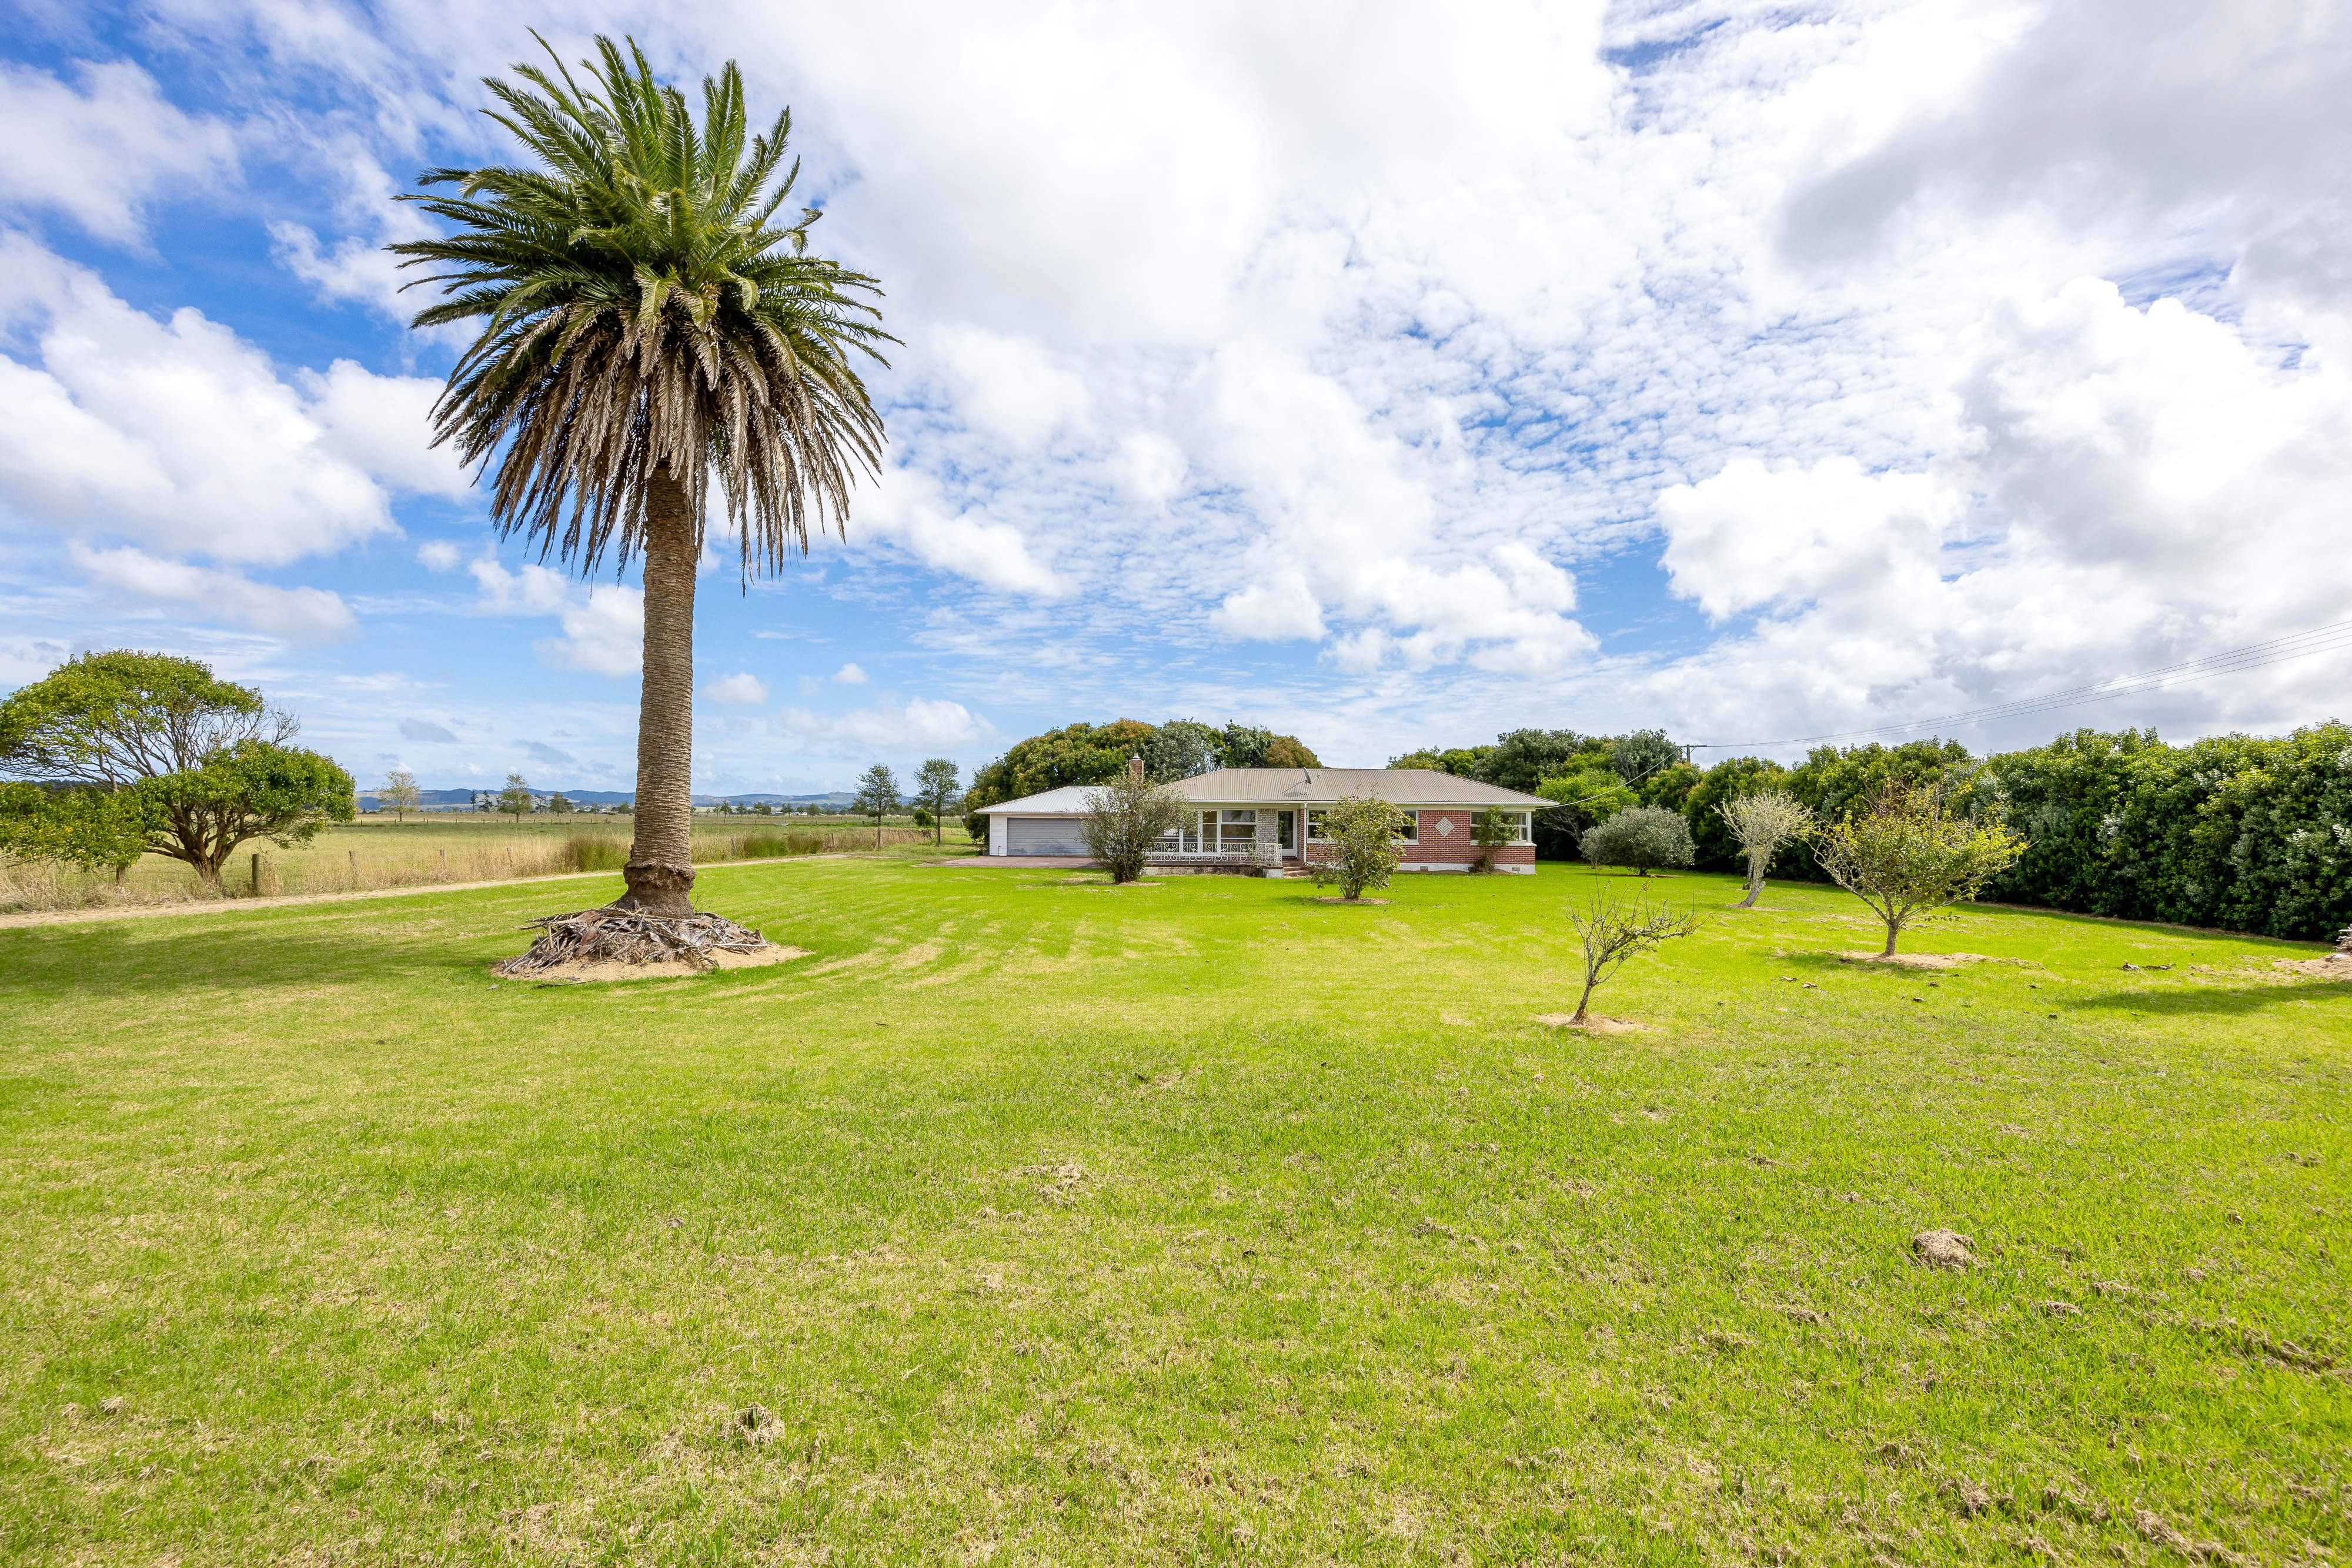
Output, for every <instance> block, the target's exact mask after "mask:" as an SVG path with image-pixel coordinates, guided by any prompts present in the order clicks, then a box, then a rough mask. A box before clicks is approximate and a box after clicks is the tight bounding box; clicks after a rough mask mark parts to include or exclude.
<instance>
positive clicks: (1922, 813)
mask: <svg viewBox="0 0 2352 1568" xmlns="http://www.w3.org/2000/svg"><path fill="white" fill-rule="evenodd" d="M1816 844H1817V848H1816V851H1815V853H1816V854H1817V855H1818V856H1819V857H1820V860H1821V863H1822V869H1823V870H1825V871H1827V872H1828V873H1829V874H1830V877H1831V879H1832V881H1834V882H1835V883H1837V884H1838V885H1839V886H1840V887H1843V888H1844V889H1845V890H1846V891H1847V892H1848V893H1851V894H1853V895H1854V896H1855V897H1857V898H1859V899H1861V900H1862V901H1863V902H1864V904H1869V905H1870V907H1871V909H1872V911H1873V912H1874V914H1876V915H1877V916H1878V917H1879V919H1881V920H1883V921H1885V923H1886V947H1885V951H1884V952H1883V953H1881V954H1880V955H1879V956H1881V957H1888V958H1891V957H1893V956H1895V938H1897V937H1898V936H1902V934H1903V928H1904V927H1905V926H1906V925H1909V924H1910V923H1911V922H1912V921H1913V920H1914V919H1916V917H1917V916H1918V915H1919V914H1920V912H1921V911H1923V910H1930V909H1940V908H1942V907H1943V906H1944V905H1945V904H1952V903H1955V902H1957V901H1958V900H1960V899H1963V898H1969V897H1972V896H1973V895H1974V894H1976V892H1977V890H1978V889H1979V888H1980V887H1982V886H1983V885H1984V884H1985V883H1988V882H1990V880H1992V878H1994V877H1995V876H1998V875H1999V874H2000V873H2001V872H2002V871H2004V870H2006V869H2007V868H2008V867H2009V866H2011V865H2012V864H2014V863H2015V862H2016V861H2017V859H2018V857H2019V856H2020V855H2021V854H2023V853H2024V852H2025V841H2024V840H2022V839H2021V838H2020V837H2018V835H2017V834H2015V833H2013V832H2011V831H2009V829H2007V828H2005V827H2001V826H1999V825H1997V824H1983V823H1976V822H1970V821H1966V820H1964V819H1958V818H1954V817H1949V816H1947V815H1946V814H1945V811H1944V804H1943V801H1942V800H1941V799H1940V798H1939V791H1938V790H1937V789H1936V787H1935V786H1934V785H1932V784H1909V783H1905V782H1904V781H1902V780H1901V779H1889V780H1887V781H1886V782H1885V783H1884V784H1882V785H1880V786H1879V789H1878V790H1877V792H1876V793H1875V794H1874V795H1873V796H1872V797H1871V798H1870V800H1869V801H1868V802H1867V803H1866V804H1865V805H1864V808H1863V810H1860V811H1858V812H1856V813H1855V814H1854V815H1853V816H1851V817H1849V818H1847V819H1846V820H1845V821H1842V822H1838V823H1836V824H1834V825H1832V826H1831V827H1828V828H1825V829H1823V830H1822V831H1821V832H1820V833H1819V834H1818V835H1817V836H1816Z"/></svg>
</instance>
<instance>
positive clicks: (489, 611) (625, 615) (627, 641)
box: [467, 559, 646, 675]
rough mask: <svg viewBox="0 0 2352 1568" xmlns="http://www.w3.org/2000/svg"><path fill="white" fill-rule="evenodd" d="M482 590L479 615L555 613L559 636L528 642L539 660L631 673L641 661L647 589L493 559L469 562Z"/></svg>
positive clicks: (477, 603) (558, 665) (571, 667)
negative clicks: (510, 567)
mask: <svg viewBox="0 0 2352 1568" xmlns="http://www.w3.org/2000/svg"><path fill="white" fill-rule="evenodd" d="M467 570H468V571H470V572H471V573H472V574H473V577H474V580H475V582H476V583H477V584H478V586H479V587H480V589H481V594H480V597H479V598H478V599H477V600H476V601H475V604H474V612H475V613H477V614H479V615H514V616H554V617H556V618H557V620H559V621H560V622H562V627H563V634H562V636H560V637H542V638H540V639H539V640H537V641H536V642H534V643H531V647H532V649H533V650H534V651H536V652H537V653H538V654H539V657H540V661H541V663H542V664H548V665H550V666H551V667H553V668H556V669H560V670H585V671H588V672H589V673H591V674H599V675H634V674H636V673H637V672H638V670H639V669H640V668H642V667H643V665H644V662H645V645H646V595H645V591H644V590H643V589H638V588H631V587H628V586H627V585H626V584H623V583H597V584H593V585H590V584H585V583H581V582H578V581H576V580H573V579H571V578H568V577H566V576H564V575H563V574H562V572H560V571H556V570H552V569H551V568H548V567H544V566H537V565H529V564H526V565H524V566H521V567H519V568H517V569H516V570H512V571H509V570H507V569H506V568H505V567H503V566H501V565H499V563H498V562H497V561H494V560H487V559H486V560H477V561H474V562H472V563H471V564H470V565H468V566H467Z"/></svg>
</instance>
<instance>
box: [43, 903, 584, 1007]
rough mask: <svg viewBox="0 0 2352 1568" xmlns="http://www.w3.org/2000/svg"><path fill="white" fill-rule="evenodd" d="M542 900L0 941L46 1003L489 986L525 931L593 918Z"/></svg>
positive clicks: (128, 927) (125, 926)
mask: <svg viewBox="0 0 2352 1568" xmlns="http://www.w3.org/2000/svg"><path fill="white" fill-rule="evenodd" d="M533 891H534V892H536V893H537V894H538V895H537V896H528V895H522V896H519V894H521V892H522V890H520V889H517V890H515V891H511V892H510V891H508V890H505V889H497V890H484V892H483V893H481V894H478V895H475V897H478V899H479V902H476V901H475V898H469V897H467V895H464V894H459V895H455V896H452V897H449V898H447V899H446V901H444V900H436V902H435V904H434V905H433V906H432V907H431V908H430V909H417V910H415V911H413V912H408V913H407V917H406V918H403V914H404V912H403V911H401V910H400V909H399V908H398V906H397V904H394V903H392V902H391V901H386V902H385V903H382V904H377V903H367V904H361V903H352V904H309V905H300V906H295V907H289V908H287V909H284V910H282V911H281V910H273V911H270V912H268V914H266V915H265V914H261V913H259V912H252V913H241V914H238V915H218V916H211V917H207V916H205V915H190V916H187V917H186V918H184V919H151V920H135V921H131V920H126V921H124V922H121V924H119V925H114V924H106V923H101V922H91V923H89V924H79V923H77V924H72V925H30V926H20V927H17V928H15V929H13V930H8V931H5V932H0V977H5V982H6V984H7V985H8V986H9V987H10V988H12V989H15V990H17V991H19V992H20V994H22V995H25V996H27V997H35V998H37V997H40V996H43V995H45V994H46V995H47V996H50V997H65V996H74V997H100V996H132V995H144V996H156V995H161V996H168V995H171V994H173V993H174V992H185V993H189V994H191V995H211V994H215V993H218V992H220V991H223V990H234V989H235V988H238V987H241V986H283V985H288V984H316V985H322V986H333V985H343V984H351V983H355V982H362V981H364V982H368V983H371V984H384V983H389V984H391V985H393V986H394V987H400V986H407V985H422V986H425V987H431V986H432V985H433V984H434V983H435V982H442V983H446V984H454V985H462V986H475V985H483V986H487V985H489V984H491V983H492V982H493V981H494V980H496V979H497V977H494V976H492V975H491V974H490V973H489V966H490V965H492V964H494V963H496V962H498V961H499V960H500V959H502V958H509V957H512V956H514V955H515V954H518V953H520V952H522V951H524V950H525V949H526V948H528V947H529V946H530V944H531V942H532V940H533V938H534V936H535V935H536V933H534V932H532V931H531V930H530V929H528V928H527V927H526V925H525V923H526V922H528V921H531V920H536V919H538V918H540V917H541V916H543V915H554V914H562V913H568V912H569V911H572V910H574V909H582V908H587V907H590V904H589V902H588V901H587V900H586V899H584V898H583V897H581V896H580V895H579V893H578V892H577V891H572V890H544V889H540V890H533ZM550 891H553V892H554V896H552V897H550V896H548V893H549V892H550ZM565 891H572V896H570V897H566V896H565V895H564V894H565ZM498 983H500V984H509V985H512V984H528V983H529V982H527V981H520V982H519V981H511V980H508V981H498Z"/></svg>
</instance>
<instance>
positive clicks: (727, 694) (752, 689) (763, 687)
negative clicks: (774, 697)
mask: <svg viewBox="0 0 2352 1568" xmlns="http://www.w3.org/2000/svg"><path fill="white" fill-rule="evenodd" d="M702 695H704V696H705V697H707V698H709V700H710V701H712V702H715V703H723V704H726V705H728V706H735V707H758V706H760V705H761V704H762V703H764V702H766V701H767V700H768V685H767V683H766V682H765V681H762V680H761V679H760V677H759V676H757V675H751V674H733V675H721V676H719V678H718V679H717V680H715V681H710V682H709V683H707V684H705V685H704V686H703V688H702Z"/></svg>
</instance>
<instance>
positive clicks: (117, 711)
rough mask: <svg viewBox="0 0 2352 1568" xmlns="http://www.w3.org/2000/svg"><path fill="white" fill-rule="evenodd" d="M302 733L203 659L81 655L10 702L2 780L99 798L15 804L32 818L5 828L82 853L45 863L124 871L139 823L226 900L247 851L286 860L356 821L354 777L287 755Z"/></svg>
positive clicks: (0, 705) (0, 757) (0, 712)
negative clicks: (330, 827) (266, 850)
mask: <svg viewBox="0 0 2352 1568" xmlns="http://www.w3.org/2000/svg"><path fill="white" fill-rule="evenodd" d="M299 729H300V726H299V724H298V723H297V722H296V721H295V719H294V717H293V716H292V715H290V714H287V713H283V712H280V711H278V710H277V709H274V708H271V707H269V706H268V705H267V704H266V703H264V702H263V700H262V696H261V694H260V693H259V692H257V691H256V690H254V689H253V688H252V687H250V686H242V685H237V684H236V683H235V682H233V681H224V680H221V679H219V678H218V677H216V676H215V675H214V674H213V672H212V669H211V667H210V666H209V665H206V664H203V663H201V662H199V661H197V660H194V659H181V658H174V657H173V656H171V655H169V654H164V653H135V652H131V651H129V650H118V651H114V652H110V653H85V654H82V655H81V656H80V657H79V658H76V659H71V660H68V662H67V663H65V664H61V665H59V666H58V668H57V669H55V670H52V671H50V672H49V674H47V675H46V676H44V677H43V678H41V679H40V680H37V681H35V682H33V683H32V684H31V685H25V686H20V687H18V688H17V689H16V691H15V692H13V693H11V694H9V695H8V696H7V698H6V699H5V700H0V771H5V773H7V774H9V775H11V776H13V777H15V778H16V779H21V780H26V781H37V783H39V784H41V785H44V786H48V787H50V790H51V791H52V792H54V791H55V789H56V787H58V786H66V787H68V790H67V793H68V794H82V795H87V796H89V797H90V799H86V800H48V801H47V802H38V801H34V800H31V799H30V798H29V797H25V796H23V795H22V794H21V793H15V794H12V795H11V796H10V802H11V803H12V804H13V805H14V806H15V807H16V808H17V809H18V810H19V811H20V812H21V813H22V816H21V821H20V822H19V824H18V826H17V827H16V828H15V829H11V830H7V831H8V832H9V833H10V834H11V835H12V836H13V837H14V838H15V839H16V841H18V842H20V843H25V844H33V843H43V842H46V843H48V844H51V845H53V846H69V845H75V844H78V845H79V846H80V847H79V848H78V849H74V850H73V851H72V852H68V853H63V854H59V855H55V856H52V857H49V858H58V859H64V860H69V861H72V862H75V863H78V864H82V865H85V866H98V865H118V866H120V865H127V864H128V863H129V862H130V860H131V859H132V858H135V857H133V856H128V855H125V854H123V850H124V848H125V847H126V835H128V834H130V833H131V832H132V831H133V828H132V826H131V824H132V822H133V821H134V819H135V821H136V824H137V825H136V829H135V831H136V832H137V835H138V837H139V840H140V842H141V846H142V851H143V852H148V853H153V854H160V855H165V856H169V857H170V858H172V859H173V860H177V861H184V862H186V863H187V864H188V865H189V866H191V867H193V868H194V871H195V873H196V875H197V876H198V878H200V879H201V880H202V881H203V882H204V883H205V886H207V887H209V888H213V889H215V890H217V889H218V888H219V887H220V885H221V867H222V866H223V865H224V864H226V862H227V861H228V857H229V856H230V855H231V854H233V853H235V852H236V850H237V847H238V846H239V845H241V844H244V843H247V842H249V841H252V840H254V839H266V840H268V841H270V842H272V843H275V844H277V845H278V846H279V847H281V848H288V849H290V848H292V847H294V846H296V845H298V844H304V843H308V842H310V840H311V839H313V838H314V837H316V836H317V835H318V833H319V832H320V830H321V829H323V828H324V827H325V826H326V824H327V823H328V822H330V821H340V822H348V821H351V820H352V806H353V802H354V786H353V784H352V776H351V775H350V774H348V773H346V772H344V771H343V770H342V769H341V768H339V767H337V766H336V765H335V763H334V760H333V759H332V758H327V757H322V756H320V754H319V753H317V752H315V751H306V750H303V749H301V748H300V747H292V746H289V745H287V744H286V743H287V742H288V741H289V740H291V739H292V738H293V737H294V736H295V735H296V734H297V733H299ZM116 797H119V799H110V798H116ZM0 810H5V808H0Z"/></svg>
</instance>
